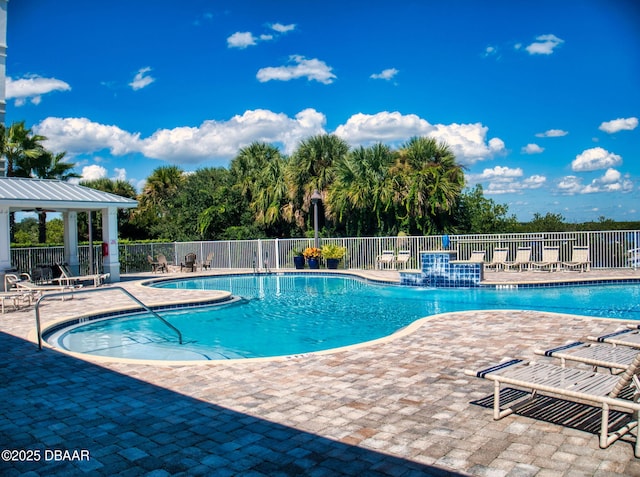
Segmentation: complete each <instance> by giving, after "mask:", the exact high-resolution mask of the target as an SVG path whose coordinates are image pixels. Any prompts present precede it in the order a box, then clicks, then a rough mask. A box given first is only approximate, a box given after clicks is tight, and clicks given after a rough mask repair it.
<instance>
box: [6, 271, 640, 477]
mask: <svg viewBox="0 0 640 477" xmlns="http://www.w3.org/2000/svg"><path fill="white" fill-rule="evenodd" d="M377 273H378V274H377V276H378V277H382V276H385V277H387V278H389V277H392V276H393V272H384V273H383V272H377ZM592 273H593V274H595V273H598V272H592ZM600 273H601V274H602V273H605V274H606V272H600ZM625 274H626V275H625V276H631V277H640V272H635V271H630V270H629V271H625ZM583 275H585V276H586V275H587V274H583ZM499 276H501V274H497V275H496V277H494V279H498V278H499ZM512 276H513V275H512ZM571 276H574V275H571ZM517 278H518V279H525V278H526V275H525V274H522V275H519V276H518V277H517ZM560 278H562V277H560ZM505 280H507V281H508V280H509V279H505ZM510 280H513V278H511V279H510ZM122 286H124V287H126V288H127V289H128V290H131V291H132V292H133V293H134V294H135V295H136V296H138V297H140V298H141V299H142V300H143V301H145V302H149V303H155V302H160V301H168V300H171V299H177V297H173V296H170V295H167V294H166V291H164V292H163V294H162V295H158V293H157V290H149V289H146V288H143V287H140V286H139V285H138V284H137V283H135V282H124V283H123V284H122ZM196 293H198V292H196ZM115 296H116V295H115V294H114V292H102V293H97V294H87V295H77V296H76V297H75V298H74V299H73V300H68V301H65V302H61V301H57V300H56V301H47V302H44V303H43V306H42V316H43V320H44V321H45V322H50V321H52V320H54V319H59V318H62V317H68V316H72V315H74V314H78V313H85V312H88V311H91V310H103V309H105V308H111V307H115V306H119V305H121V303H120V302H118V300H121V298H116V297H115ZM180 296H182V295H180ZM622 325H623V323H622V322H618V321H614V320H602V319H592V318H583V317H577V316H569V315H555V314H548V313H540V312H530V311H515V312H513V311H512V312H509V311H495V312H492V311H482V312H468V313H450V314H446V315H438V316H435V317H431V318H429V319H425V320H422V321H421V322H419V323H417V324H415V325H413V326H411V327H410V328H409V329H407V330H405V332H403V333H401V334H398V335H396V336H394V337H393V338H392V339H389V340H386V341H384V342H379V343H376V344H373V345H368V346H362V347H356V348H353V349H348V350H344V351H340V352H334V353H326V354H316V355H305V356H297V357H294V358H288V359H277V360H268V361H267V360H263V361H246V360H245V361H233V362H230V361H227V362H216V363H211V362H209V363H206V364H194V365H188V366H183V365H172V364H170V363H160V364H155V365H148V364H138V363H122V362H101V361H98V360H97V359H94V358H91V357H86V358H84V359H78V358H77V357H73V356H69V355H66V354H63V353H60V352H58V351H55V350H51V349H46V350H44V351H38V349H37V346H35V344H34V343H33V342H32V341H30V340H32V339H33V329H34V312H33V309H30V310H26V311H18V312H10V313H6V314H4V315H1V316H0V350H1V351H0V353H1V360H0V363H1V364H0V382H1V383H2V387H1V388H0V402H1V403H2V407H1V408H0V448H2V449H8V450H15V451H19V450H22V451H31V452H30V453H27V452H23V453H18V452H14V453H13V455H11V454H9V456H8V459H7V454H6V453H5V454H2V455H3V460H2V461H0V475H3V476H5V475H6V476H10V475H34V476H35V475H43V476H44V475H47V476H48V475H109V476H113V475H123V476H125V475H131V476H137V475H150V476H166V475H185V476H187V475H188V476H192V475H215V476H224V475H247V476H249V475H251V476H261V475H264V476H278V475H310V476H332V475H366V476H376V475H393V476H411V475H416V476H417V475H434V476H453V475H477V476H534V475H535V476H592V475H598V476H609V475H610V476H614V475H625V476H634V475H640V459H636V458H634V457H633V445H632V442H630V440H629V439H626V438H625V439H624V440H621V441H619V442H616V443H615V444H613V445H612V446H610V447H609V448H608V449H604V450H603V449H599V448H598V438H597V435H595V434H593V433H591V432H586V431H584V430H578V429H573V428H571V427H567V426H563V425H558V424H553V423H550V422H546V421H545V420H543V419H541V418H531V417H527V416H522V415H512V416H509V417H506V418H504V419H502V420H500V421H494V420H493V418H492V412H491V410H490V409H488V408H486V407H482V406H479V405H476V404H473V403H472V401H474V400H478V399H481V398H484V397H487V396H489V395H490V394H491V393H492V385H491V383H490V382H489V381H487V380H481V379H475V378H470V377H468V376H465V375H464V373H463V370H464V369H468V368H471V369H476V368H480V367H482V366H484V365H486V364H489V363H492V362H495V361H497V360H500V359H502V358H503V357H505V356H518V357H524V358H533V357H534V355H533V350H534V349H536V348H540V347H542V346H552V345H559V344H562V343H564V342H565V341H566V340H568V339H577V338H583V337H586V336H587V335H592V334H602V333H605V332H609V331H613V330H615V329H618V328H619V327H620V326H622ZM28 337H30V338H29V339H28ZM536 358H537V359H546V358H540V357H536ZM63 451H67V454H64V452H63ZM74 451H76V454H75V455H74ZM56 452H57V453H56ZM28 457H31V458H32V459H35V458H38V457H39V460H38V461H35V462H33V461H32V462H18V460H24V459H25V458H28ZM74 457H76V459H75V460H71V459H73V458H74ZM83 457H84V458H83ZM14 458H15V459H14Z"/></svg>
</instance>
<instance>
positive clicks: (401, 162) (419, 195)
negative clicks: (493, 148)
mask: <svg viewBox="0 0 640 477" xmlns="http://www.w3.org/2000/svg"><path fill="white" fill-rule="evenodd" d="M393 172H394V173H396V174H397V175H398V184H397V194H396V203H397V205H399V206H400V207H402V208H403V209H404V210H405V211H406V216H405V217H404V219H405V220H406V222H408V223H409V224H410V226H412V227H415V228H416V229H417V230H418V231H420V232H422V233H435V232H443V231H448V229H449V228H450V227H451V214H452V213H453V212H454V209H455V206H456V204H457V201H458V199H459V197H460V194H461V193H462V188H463V187H464V171H463V167H462V166H461V165H460V164H458V163H457V162H456V159H455V156H454V154H453V153H452V152H451V149H449V146H447V144H445V143H437V142H436V140H435V139H432V138H426V137H414V138H411V139H410V140H409V141H408V142H407V144H405V145H404V146H403V147H402V148H401V149H400V151H399V156H398V161H397V163H396V165H395V167H394V169H393Z"/></svg>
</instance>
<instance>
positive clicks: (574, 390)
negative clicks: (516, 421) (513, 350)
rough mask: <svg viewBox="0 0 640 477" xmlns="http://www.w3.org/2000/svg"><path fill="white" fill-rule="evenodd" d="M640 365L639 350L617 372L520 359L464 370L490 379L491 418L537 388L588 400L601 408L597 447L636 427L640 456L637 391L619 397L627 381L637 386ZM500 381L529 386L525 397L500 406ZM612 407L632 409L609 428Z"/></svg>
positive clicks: (515, 405) (639, 386) (512, 408)
mask: <svg viewBox="0 0 640 477" xmlns="http://www.w3.org/2000/svg"><path fill="white" fill-rule="evenodd" d="M639 367H640V352H638V353H637V354H636V356H635V357H634V359H633V362H632V363H631V365H629V367H628V368H627V369H626V370H625V371H624V372H622V373H621V374H619V375H613V374H604V373H597V372H595V371H587V370H582V369H577V368H563V367H561V366H555V365H553V364H546V363H538V362H529V361H522V360H519V359H513V360H510V361H506V362H503V363H500V364H498V365H495V366H492V367H489V368H486V369H483V370H480V371H469V370H466V371H465V374H467V375H468V376H476V377H479V378H484V379H488V380H490V381H493V383H494V393H493V400H494V401H493V418H494V419H496V420H498V419H502V418H503V417H505V416H508V415H510V414H512V413H513V412H514V411H516V410H517V408H518V407H519V406H520V405H522V404H524V403H525V402H528V401H531V400H532V399H534V398H535V396H536V394H537V393H538V392H541V393H548V394H552V395H555V396H558V397H560V398H562V399H564V400H570V401H575V402H579V403H589V404H592V405H594V406H598V407H600V408H601V409H602V412H601V414H600V416H601V420H600V447H601V448H603V449H604V448H606V447H608V446H609V445H611V444H612V443H613V442H615V441H617V440H618V439H620V438H621V437H622V436H624V435H626V434H629V433H631V431H632V430H633V429H636V432H635V436H634V437H635V449H634V453H635V456H636V457H640V439H638V420H639V417H640V403H639V402H637V399H638V396H639V395H638V393H637V392H636V393H635V394H634V400H633V401H630V400H627V399H622V398H620V397H619V396H620V393H621V392H622V391H623V390H624V389H625V388H626V387H627V386H629V385H632V386H634V387H635V388H636V391H637V390H638V389H640V382H639V381H638V377H637V376H636V373H637V372H638V368H639ZM503 384H505V385H510V386H515V387H518V388H524V389H526V390H528V391H529V393H528V395H527V396H528V399H526V401H523V400H517V401H516V402H513V403H510V404H509V407H508V408H506V409H502V408H501V406H500V388H501V386H502V385H503ZM612 407H613V408H615V409H618V410H624V411H627V412H630V413H632V416H631V420H630V422H628V423H626V424H624V425H623V426H621V427H620V428H619V429H612V430H610V429H609V411H610V409H611V408H612Z"/></svg>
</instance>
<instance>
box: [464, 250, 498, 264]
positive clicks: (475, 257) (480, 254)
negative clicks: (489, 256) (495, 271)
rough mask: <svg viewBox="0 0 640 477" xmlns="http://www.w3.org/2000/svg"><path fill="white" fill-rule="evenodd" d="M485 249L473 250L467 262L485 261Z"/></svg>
mask: <svg viewBox="0 0 640 477" xmlns="http://www.w3.org/2000/svg"><path fill="white" fill-rule="evenodd" d="M485 253H486V252H485V251H484V250H473V251H472V252H471V256H470V257H469V260H467V262H471V263H484V256H485ZM494 256H495V255H494Z"/></svg>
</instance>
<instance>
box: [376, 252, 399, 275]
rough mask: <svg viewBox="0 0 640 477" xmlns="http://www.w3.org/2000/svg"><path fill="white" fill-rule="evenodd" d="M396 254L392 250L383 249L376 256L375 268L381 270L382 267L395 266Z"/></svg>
mask: <svg viewBox="0 0 640 477" xmlns="http://www.w3.org/2000/svg"><path fill="white" fill-rule="evenodd" d="M395 260H396V255H395V253H394V252H393V250H383V251H382V253H381V254H380V255H378V256H377V257H376V268H377V269H379V270H382V269H383V268H395Z"/></svg>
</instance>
